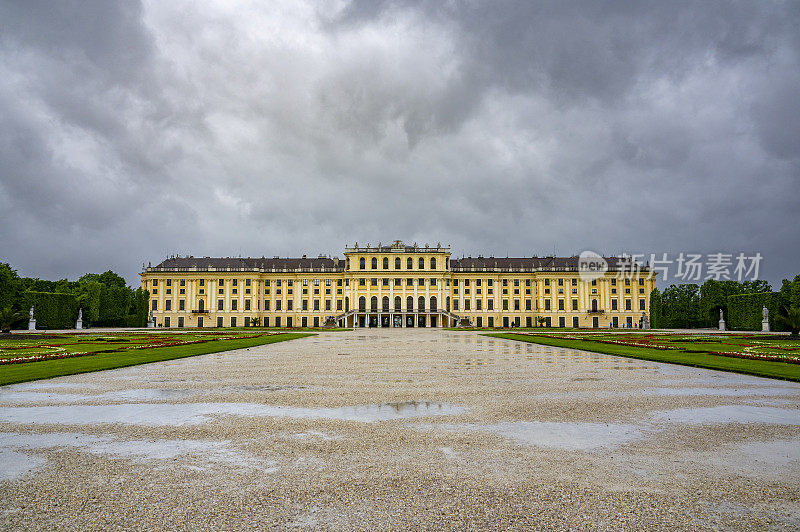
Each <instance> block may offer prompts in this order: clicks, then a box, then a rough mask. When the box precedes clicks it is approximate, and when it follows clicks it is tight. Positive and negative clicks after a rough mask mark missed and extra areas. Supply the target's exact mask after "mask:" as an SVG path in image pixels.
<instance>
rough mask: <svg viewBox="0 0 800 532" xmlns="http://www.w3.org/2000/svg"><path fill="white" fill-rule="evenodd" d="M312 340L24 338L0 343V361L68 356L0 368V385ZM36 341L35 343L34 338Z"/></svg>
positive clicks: (285, 336) (289, 336) (217, 335)
mask: <svg viewBox="0 0 800 532" xmlns="http://www.w3.org/2000/svg"><path fill="white" fill-rule="evenodd" d="M306 336H312V334H310V333H279V334H274V333H273V334H270V333H266V332H263V331H261V332H255V333H253V331H250V334H238V333H237V332H235V331H226V332H224V333H221V332H214V333H208V332H205V333H204V332H196V333H195V332H192V333H182V334H165V333H147V332H139V333H134V332H125V333H107V334H85V333H84V334H59V335H47V334H45V335H41V336H39V335H30V336H29V335H24V336H23V338H20V339H14V338H13V337H12V338H11V339H8V338H4V339H2V340H0V357H1V358H4V359H9V358H24V357H31V356H41V355H44V356H61V355H63V356H74V354H79V353H87V354H86V355H83V356H75V357H74V358H55V359H49V360H37V361H32V362H31V361H28V362H21V363H13V364H2V365H0V385H3V384H13V383H17V382H26V381H32V380H38V379H49V378H51V377H60V376H62V375H73V374H76V373H86V372H89V371H98V370H104V369H113V368H121V367H125V366H135V365H137V364H147V363H149V362H160V361H162V360H172V359H176V358H184V357H191V356H195V355H205V354H208V353H218V352H220V351H230V350H232V349H241V348H245V347H253V346H257V345H264V344H271V343H275V342H283V341H286V340H294V339H296V338H303V337H306ZM37 337H38V338H39V339H37Z"/></svg>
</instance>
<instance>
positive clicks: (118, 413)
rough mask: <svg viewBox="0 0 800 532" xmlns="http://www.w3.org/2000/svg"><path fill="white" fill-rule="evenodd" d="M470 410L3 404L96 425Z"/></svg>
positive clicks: (32, 419)
mask: <svg viewBox="0 0 800 532" xmlns="http://www.w3.org/2000/svg"><path fill="white" fill-rule="evenodd" d="M465 411H466V409H465V408H462V407H458V406H453V405H449V404H447V403H433V402H416V401H408V402H403V403H385V404H382V405H364V406H344V407H339V408H302V407H292V406H273V405H264V404H257V403H187V404H175V403H132V404H122V405H64V406H30V407H11V408H0V423H17V424H61V425H95V424H101V423H124V424H131V425H148V426H174V425H197V424H200V423H206V422H210V421H213V419H214V417H216V416H244V417H291V418H297V419H336V420H342V421H361V422H374V421H389V420H393V419H408V418H416V417H424V416H447V415H455V414H460V413H462V412H465Z"/></svg>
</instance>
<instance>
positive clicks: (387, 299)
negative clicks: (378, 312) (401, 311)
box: [382, 296, 389, 310]
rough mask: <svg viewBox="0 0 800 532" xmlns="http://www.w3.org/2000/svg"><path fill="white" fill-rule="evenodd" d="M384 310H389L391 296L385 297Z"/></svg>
mask: <svg viewBox="0 0 800 532" xmlns="http://www.w3.org/2000/svg"><path fill="white" fill-rule="evenodd" d="M382 303H383V310H389V296H383V301H382Z"/></svg>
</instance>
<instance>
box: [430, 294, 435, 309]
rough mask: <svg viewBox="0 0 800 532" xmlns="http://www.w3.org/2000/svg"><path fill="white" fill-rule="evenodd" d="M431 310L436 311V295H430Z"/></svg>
mask: <svg viewBox="0 0 800 532" xmlns="http://www.w3.org/2000/svg"><path fill="white" fill-rule="evenodd" d="M431 310H432V311H434V312H436V296H431Z"/></svg>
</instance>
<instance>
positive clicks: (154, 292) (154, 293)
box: [153, 288, 158, 296]
mask: <svg viewBox="0 0 800 532" xmlns="http://www.w3.org/2000/svg"><path fill="white" fill-rule="evenodd" d="M153 295H154V296H155V295H158V288H153Z"/></svg>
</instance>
